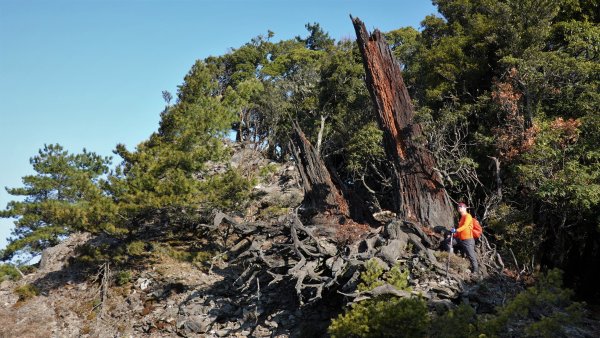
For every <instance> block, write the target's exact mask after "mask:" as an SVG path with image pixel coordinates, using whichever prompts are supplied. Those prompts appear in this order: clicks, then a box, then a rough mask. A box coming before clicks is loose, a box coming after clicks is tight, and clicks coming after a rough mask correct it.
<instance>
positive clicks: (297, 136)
mask: <svg viewBox="0 0 600 338" xmlns="http://www.w3.org/2000/svg"><path fill="white" fill-rule="evenodd" d="M293 128H294V131H293V133H292V137H291V141H292V151H293V152H294V158H295V159H296V166H297V167H298V171H299V172H300V176H301V177H302V185H303V188H304V201H303V204H304V206H305V207H307V208H309V209H313V210H314V211H316V212H317V213H330V214H334V215H340V216H346V217H348V216H350V215H349V210H348V203H347V201H346V199H345V198H344V196H343V195H342V192H341V190H340V189H339V188H338V187H337V186H336V185H335V184H334V183H333V180H332V178H331V174H330V173H329V171H328V170H327V167H326V166H325V163H324V162H323V160H322V159H321V156H320V155H319V153H318V152H317V150H316V149H315V147H314V146H313V145H312V144H311V143H310V141H309V140H308V139H307V138H306V136H305V135H304V132H302V130H301V129H300V126H298V124H296V123H294V126H293Z"/></svg>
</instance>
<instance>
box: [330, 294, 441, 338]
mask: <svg viewBox="0 0 600 338" xmlns="http://www.w3.org/2000/svg"><path fill="white" fill-rule="evenodd" d="M428 324H429V315H428V313H427V304H426V302H425V301H423V300H421V299H419V298H402V299H400V298H389V299H388V298H386V297H382V298H378V299H369V300H365V301H362V302H360V303H356V304H353V305H352V308H351V309H350V311H347V312H346V313H345V314H344V315H340V316H339V317H338V318H337V319H334V320H332V322H331V325H330V326H329V334H330V335H331V337H333V338H336V337H365V338H366V337H410V338H414V337H425V336H426V333H427V328H428Z"/></svg>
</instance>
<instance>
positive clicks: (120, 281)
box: [116, 270, 132, 286]
mask: <svg viewBox="0 0 600 338" xmlns="http://www.w3.org/2000/svg"><path fill="white" fill-rule="evenodd" d="M131 277H132V275H131V272H130V271H127V270H125V271H119V272H118V273H117V275H116V278H117V279H116V282H117V285H119V286H121V285H125V284H127V283H129V282H131Z"/></svg>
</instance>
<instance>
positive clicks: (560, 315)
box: [480, 270, 583, 337]
mask: <svg viewBox="0 0 600 338" xmlns="http://www.w3.org/2000/svg"><path fill="white" fill-rule="evenodd" d="M562 279H563V276H562V273H561V271H559V270H551V271H549V272H548V273H547V274H545V275H543V276H541V277H540V279H539V280H538V281H537V283H536V285H534V286H532V287H530V288H528V289H527V290H525V291H523V292H521V293H520V294H518V295H517V296H516V297H515V298H514V299H512V300H511V301H510V302H508V303H507V304H506V305H504V306H503V307H501V308H500V309H498V312H497V314H496V316H494V317H493V318H492V319H490V320H487V321H482V322H481V323H480V330H481V331H482V332H484V333H486V334H487V335H488V336H491V337H506V336H527V337H568V336H569V334H568V333H567V332H566V331H565V328H566V327H567V326H568V325H576V324H578V322H579V321H580V320H581V318H582V315H583V304H581V303H578V302H573V301H572V299H571V298H572V296H573V291H571V290H569V289H564V288H562Z"/></svg>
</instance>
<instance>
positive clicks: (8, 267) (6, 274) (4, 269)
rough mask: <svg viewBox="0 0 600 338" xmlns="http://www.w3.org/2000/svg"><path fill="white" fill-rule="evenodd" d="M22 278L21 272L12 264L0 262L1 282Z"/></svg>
mask: <svg viewBox="0 0 600 338" xmlns="http://www.w3.org/2000/svg"><path fill="white" fill-rule="evenodd" d="M19 279H21V274H20V273H19V271H18V270H17V267H15V266H14V265H12V264H0V283H2V282H4V281H5V280H19Z"/></svg>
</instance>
